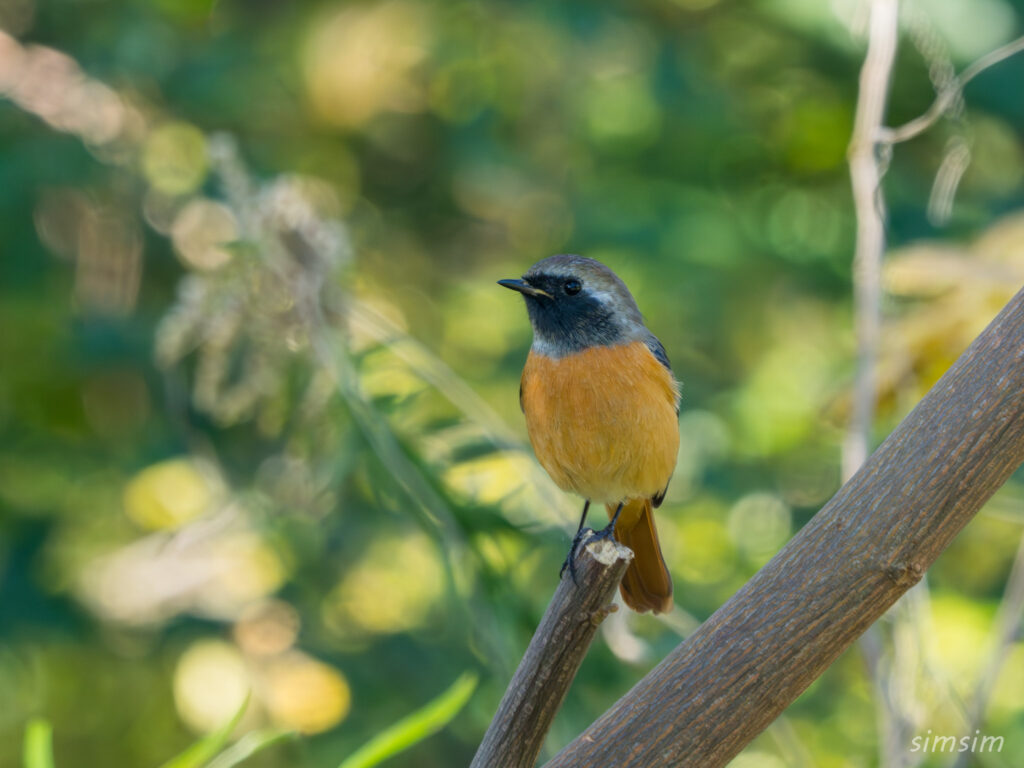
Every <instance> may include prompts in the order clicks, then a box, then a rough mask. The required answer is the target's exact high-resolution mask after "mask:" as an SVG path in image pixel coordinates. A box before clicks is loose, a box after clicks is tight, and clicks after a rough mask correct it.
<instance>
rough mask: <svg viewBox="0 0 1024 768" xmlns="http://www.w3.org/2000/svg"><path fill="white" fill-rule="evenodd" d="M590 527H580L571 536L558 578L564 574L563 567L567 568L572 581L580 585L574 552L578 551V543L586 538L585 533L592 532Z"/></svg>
mask: <svg viewBox="0 0 1024 768" xmlns="http://www.w3.org/2000/svg"><path fill="white" fill-rule="evenodd" d="M593 533H594V530H593V529H592V528H580V529H579V530H578V531H576V535H575V536H573V537H572V545H571V546H570V547H569V554H567V555H566V556H565V560H564V561H562V567H561V569H560V570H559V571H558V578H562V576H563V575H565V569H566V568H568V569H569V575H570V576H571V577H572V583H573V584H575V585H576V586H577V587H578V586H579V585H580V583H579V581H577V580H576V554H577V552H579V549H580V544H582V543H583V539H585V538H587V534H593Z"/></svg>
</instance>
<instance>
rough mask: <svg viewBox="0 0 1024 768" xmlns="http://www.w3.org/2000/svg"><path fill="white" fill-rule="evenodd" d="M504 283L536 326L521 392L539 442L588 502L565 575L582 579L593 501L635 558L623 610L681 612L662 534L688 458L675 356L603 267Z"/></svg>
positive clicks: (578, 261) (572, 267) (576, 263)
mask: <svg viewBox="0 0 1024 768" xmlns="http://www.w3.org/2000/svg"><path fill="white" fill-rule="evenodd" d="M498 284H499V285H501V286H504V287H505V288H509V289H511V290H514V291H518V292H519V293H520V294H522V296H523V298H524V300H525V302H526V310H527V314H528V315H529V319H530V324H531V326H532V327H533V344H532V345H531V347H530V351H529V353H528V355H527V358H526V364H525V366H524V368H523V374H522V378H521V380H520V386H519V405H520V407H521V409H522V411H523V414H524V415H525V417H526V429H527V433H528V434H529V437H530V443H531V444H532V445H533V450H534V453H535V454H536V456H537V460H538V461H539V462H540V464H541V466H542V467H544V469H545V471H546V472H547V473H548V475H550V476H551V479H552V480H554V482H555V484H556V485H557V486H558V487H559V488H561V489H562V490H563V491H568V492H572V493H576V494H578V495H579V496H582V497H583V499H584V504H583V514H582V515H581V517H580V524H579V528H578V529H577V532H576V536H575V537H574V538H573V544H572V547H571V548H570V550H569V555H568V557H567V558H566V563H565V564H563V566H562V571H563V573H564V571H565V567H566V565H568V566H569V568H570V573H571V574H573V575H574V574H575V570H574V557H575V554H576V549H577V547H578V545H579V542H580V541H581V540H582V537H583V535H584V534H585V533H586V532H587V531H588V530H589V529H585V528H584V525H585V523H586V519H587V512H588V510H589V509H590V505H591V503H594V504H604V505H605V508H606V509H607V511H608V517H609V519H610V522H609V524H608V526H607V527H606V528H604V529H602V530H601V531H600V532H598V533H597V534H596V535H597V536H599V537H603V538H614V539H615V540H617V541H619V542H621V543H622V544H625V545H626V546H627V547H629V548H630V549H631V550H633V560H632V561H631V563H630V565H629V567H628V568H627V570H626V573H625V575H624V576H623V579H622V582H621V584H620V586H619V589H620V592H621V594H622V599H623V601H624V602H625V603H626V605H628V606H629V607H630V608H632V609H633V610H635V611H637V612H639V613H644V612H646V611H652V612H654V613H665V612H667V611H669V610H671V609H672V606H673V604H674V603H673V600H672V577H671V576H670V574H669V571H668V567H667V566H666V565H665V558H664V556H663V555H662V552H661V545H660V543H659V541H658V532H657V529H656V528H655V525H654V509H655V508H657V507H658V506H660V505H661V502H662V501H663V500H664V498H665V493H666V491H667V489H668V485H669V481H670V480H671V478H672V473H673V471H674V469H675V466H676V456H677V454H678V452H679V402H680V385H679V382H678V381H677V380H676V377H675V375H674V373H673V372H672V366H671V365H670V363H669V360H668V355H667V354H666V352H665V347H664V346H663V345H662V343H661V342H660V341H659V340H658V338H657V337H656V336H655V335H654V334H653V333H652V332H651V331H650V330H648V328H647V326H646V325H645V324H644V319H643V316H642V315H641V314H640V309H639V308H638V307H637V303H636V300H635V299H634V298H633V295H632V294H631V293H630V292H629V288H627V287H626V284H625V283H624V282H623V281H622V280H621V279H620V278H619V277H618V276H617V275H616V274H615V273H614V272H613V271H612V270H611V269H609V268H608V267H606V266H605V265H604V264H602V263H601V262H599V261H597V260H596V259H591V258H587V257H584V256H578V255H575V254H558V255H555V256H549V257H547V258H545V259H542V260H541V261H538V262H537V263H536V264H534V265H533V266H532V267H530V269H529V270H527V272H526V274H524V275H523V276H522V278H518V279H508V280H499V281H498Z"/></svg>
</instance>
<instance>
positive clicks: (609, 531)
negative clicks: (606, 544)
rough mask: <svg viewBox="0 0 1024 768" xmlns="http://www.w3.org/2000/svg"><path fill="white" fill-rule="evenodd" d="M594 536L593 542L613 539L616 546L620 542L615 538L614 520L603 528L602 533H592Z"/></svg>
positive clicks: (591, 538) (592, 537)
mask: <svg viewBox="0 0 1024 768" xmlns="http://www.w3.org/2000/svg"><path fill="white" fill-rule="evenodd" d="M616 517H617V515H616ZM591 533H592V534H593V536H591V537H590V540H591V541H601V540H603V539H611V540H612V541H613V542H615V543H616V544H618V543H619V540H618V539H617V538H615V520H612V521H611V522H610V523H608V525H606V526H605V527H604V528H602V529H601V530H600V531H591Z"/></svg>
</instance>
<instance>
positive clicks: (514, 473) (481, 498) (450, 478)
mask: <svg viewBox="0 0 1024 768" xmlns="http://www.w3.org/2000/svg"><path fill="white" fill-rule="evenodd" d="M533 471H534V465H533V459H532V458H531V457H530V456H528V455H527V454H526V453H523V452H521V451H503V452H501V453H492V454H489V455H487V456H483V457H481V458H478V459H472V460H470V461H464V462H462V463H460V464H456V465H454V466H452V467H450V468H449V469H448V470H447V471H446V472H445V475H444V480H445V483H446V484H447V485H448V486H450V487H451V488H452V489H453V490H455V491H456V492H457V493H460V494H463V495H464V496H466V497H467V498H469V499H473V500H474V501H476V502H478V503H481V504H497V503H498V502H500V501H503V500H504V499H506V498H507V497H508V496H511V495H512V494H513V493H515V492H516V491H518V490H520V489H521V488H522V487H523V485H524V484H525V483H527V482H529V481H530V478H531V476H532V473H533Z"/></svg>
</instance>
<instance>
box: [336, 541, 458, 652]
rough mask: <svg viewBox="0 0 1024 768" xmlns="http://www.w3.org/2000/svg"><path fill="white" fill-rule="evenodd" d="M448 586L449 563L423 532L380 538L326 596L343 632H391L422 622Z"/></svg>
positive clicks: (338, 630) (405, 629)
mask: <svg viewBox="0 0 1024 768" xmlns="http://www.w3.org/2000/svg"><path fill="white" fill-rule="evenodd" d="M443 591H444V569H443V567H442V564H441V561H440V559H439V558H438V554H437V551H436V550H435V547H434V545H433V543H431V541H430V540H429V539H428V538H427V537H426V536H425V535H423V534H411V535H408V536H403V537H399V536H386V537H383V538H380V539H377V540H376V541H374V542H373V543H372V544H370V545H369V547H368V548H367V550H366V553H365V554H364V555H363V557H362V558H361V559H360V560H359V561H358V562H357V563H356V564H355V565H353V566H352V568H351V569H350V570H349V571H348V573H346V574H345V577H344V578H343V579H342V581H341V583H339V584H338V586H337V587H335V588H334V589H333V590H332V591H331V593H330V594H329V595H328V596H327V598H326V599H325V601H324V619H325V621H326V622H327V624H328V625H329V626H330V627H331V628H332V629H334V630H335V631H336V632H337V633H338V634H341V635H345V636H352V635H360V634H366V633H370V634H390V633H396V632H405V631H408V630H411V629H415V628H416V627H419V626H421V625H423V624H424V623H425V622H426V620H427V618H428V617H429V615H430V613H431V611H432V609H433V607H434V605H435V604H436V603H437V601H438V600H439V599H440V597H441V595H442V593H443Z"/></svg>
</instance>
